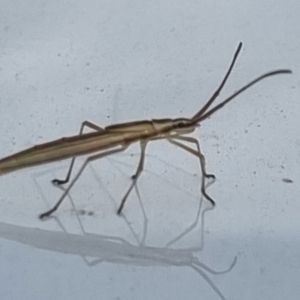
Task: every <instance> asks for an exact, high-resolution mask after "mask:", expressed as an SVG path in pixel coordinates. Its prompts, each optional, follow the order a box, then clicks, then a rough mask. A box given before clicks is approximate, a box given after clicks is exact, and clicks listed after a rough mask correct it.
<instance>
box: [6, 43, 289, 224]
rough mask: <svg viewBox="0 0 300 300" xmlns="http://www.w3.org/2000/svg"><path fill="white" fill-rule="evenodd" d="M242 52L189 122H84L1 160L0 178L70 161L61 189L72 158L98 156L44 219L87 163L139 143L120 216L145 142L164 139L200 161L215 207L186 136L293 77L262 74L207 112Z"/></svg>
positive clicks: (198, 154)
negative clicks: (252, 93)
mask: <svg viewBox="0 0 300 300" xmlns="http://www.w3.org/2000/svg"><path fill="white" fill-rule="evenodd" d="M241 48H242V43H239V45H238V48H237V50H236V52H235V54H234V57H233V59H232V62H231V64H230V67H229V69H228V70H227V73H226V74H225V77H224V78H223V80H222V82H221V84H220V85H219V87H218V88H217V90H216V91H215V92H214V93H213V95H212V96H211V98H210V99H209V100H208V101H207V102H206V104H205V105H204V106H203V107H202V108H201V109H200V110H199V111H198V112H197V113H196V114H195V115H194V116H192V117H191V118H177V119H153V120H149V121H148V120H144V121H135V122H127V123H120V124H116V125H110V126H107V127H105V128H101V127H99V126H98V125H96V124H94V123H91V122H89V121H85V122H83V123H82V125H81V128H80V131H79V134H78V135H76V136H71V137H66V138H62V139H59V140H55V141H53V142H49V143H45V144H41V145H38V146H35V147H32V148H29V149H27V150H24V151H21V152H18V153H16V154H13V155H11V156H8V157H6V158H3V159H1V160H0V175H1V174H4V173H8V172H12V171H16V170H19V169H22V168H27V167H32V166H37V165H40V164H45V163H50V162H55V161H59V160H63V159H68V158H71V164H70V167H69V170H68V172H67V175H66V178H65V179H63V180H60V179H54V180H52V182H53V184H55V185H63V184H65V183H67V182H69V181H70V177H71V173H72V169H73V166H74V162H75V158H76V157H77V156H81V155H87V154H90V153H94V152H97V153H96V154H94V155H91V156H89V157H88V158H87V159H86V160H85V162H84V163H83V165H82V166H81V168H80V169H79V171H78V172H77V174H76V175H75V176H74V178H73V179H72V180H71V182H70V184H69V186H68V187H67V188H66V190H65V191H64V193H63V194H62V196H61V197H60V198H59V200H58V201H57V202H56V204H55V205H54V206H53V207H52V208H51V209H50V210H48V211H46V212H44V213H42V214H40V216H39V217H40V219H43V218H45V217H48V216H50V215H51V214H52V213H54V212H55V211H56V210H57V209H58V208H59V206H60V205H61V203H62V202H63V200H64V199H65V197H66V196H67V194H68V193H69V191H70V190H71V188H72V187H73V186H74V184H75V182H76V181H77V180H78V178H79V177H80V175H81V174H82V172H83V171H84V169H85V168H86V166H87V165H88V164H89V163H90V162H92V161H94V160H96V159H100V158H102V157H105V156H108V155H112V154H114V153H118V152H121V151H124V150H126V149H127V148H128V147H129V146H130V145H131V144H133V143H135V142H139V143H140V148H141V154H140V160H139V163H138V166H137V169H136V172H135V174H134V175H133V176H132V183H131V185H130V186H129V188H128V190H127V192H126V193H125V195H124V197H123V199H122V201H121V204H120V206H119V208H118V211H117V213H118V214H121V212H122V210H123V208H124V205H125V202H126V200H127V198H128V196H129V194H130V192H131V191H132V189H133V188H134V186H135V185H136V183H137V181H138V178H139V177H140V175H141V173H142V171H143V167H144V161H145V151H146V147H147V144H148V142H150V141H154V140H159V139H165V140H167V141H168V142H170V143H171V144H173V145H175V146H177V147H179V148H181V149H183V150H185V151H187V152H189V153H191V154H193V155H194V156H196V157H197V158H198V159H199V163H200V168H201V173H202V180H201V193H202V194H203V196H204V197H205V198H206V199H207V200H208V201H209V202H210V203H211V204H212V206H214V205H215V201H214V200H213V199H212V198H211V197H210V196H209V195H208V194H207V192H206V189H205V179H207V178H213V179H214V178H215V176H214V175H213V174H208V173H206V170H205V158H204V155H203V154H202V153H201V150H200V144H199V142H198V140H197V139H195V138H192V137H190V136H186V134H189V133H191V132H193V131H194V130H195V129H196V128H197V127H199V126H200V123H201V122H202V121H204V120H206V119H208V118H209V117H210V116H211V115H213V114H214V113H215V112H217V111H218V110H220V109H221V108H222V107H223V106H224V105H226V104H227V103H228V102H230V101H231V100H233V99H234V98H235V97H237V96H238V95H239V94H241V93H242V92H244V91H245V90H247V89H248V88H250V87H251V86H253V85H254V84H256V83H257V82H259V81H261V80H263V79H264V78H266V77H270V76H274V75H278V74H288V73H292V71H291V70H287V69H280V70H275V71H271V72H268V73H265V74H263V75H261V76H259V77H257V78H256V79H254V80H252V81H251V82H249V83H248V84H247V85H245V86H244V87H242V88H240V89H239V90H238V91H236V92H234V93H233V94H232V95H231V96H230V97H228V98H227V99H225V100H223V101H222V102H221V103H219V104H218V105H216V106H215V107H213V108H211V109H210V110H209V108H210V106H211V105H212V103H213V102H214V101H215V100H216V98H217V97H218V96H219V94H220V92H221V91H222V89H223V87H224V85H225V83H226V81H227V79H228V77H229V75H230V73H231V71H232V68H233V66H234V64H235V62H236V59H237V57H238V55H239V53H240V51H241ZM85 127H88V128H90V129H92V130H94V131H95V132H90V133H83V130H84V128H85ZM184 143H188V144H190V145H194V146H196V150H195V149H193V148H191V147H190V146H187V145H186V144H184Z"/></svg>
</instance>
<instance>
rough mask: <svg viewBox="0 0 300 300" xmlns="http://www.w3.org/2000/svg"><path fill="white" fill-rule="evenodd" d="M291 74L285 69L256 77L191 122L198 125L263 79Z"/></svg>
mask: <svg viewBox="0 0 300 300" xmlns="http://www.w3.org/2000/svg"><path fill="white" fill-rule="evenodd" d="M291 73H292V71H291V70H287V69H282V70H275V71H271V72H268V73H265V74H263V75H261V76H259V77H257V78H256V79H254V80H252V81H251V82H249V83H248V84H246V85H245V86H243V87H242V88H240V89H239V90H238V91H236V92H235V93H233V94H232V95H231V96H230V97H228V98H227V99H225V100H224V101H222V102H221V103H220V104H218V105H217V106H215V107H214V108H212V109H211V110H209V111H208V112H206V113H204V114H203V115H198V116H197V118H195V119H194V118H193V121H195V122H196V123H199V122H201V121H204V120H205V119H207V118H209V117H210V116H211V115H212V114H214V113H215V112H216V111H218V110H219V109H221V108H222V107H223V106H224V105H226V104H227V103H228V102H230V101H231V100H233V99H234V98H235V97H236V96H238V95H239V94H241V93H242V92H244V91H245V90H247V89H248V88H250V87H251V86H252V85H254V84H256V83H258V82H259V81H261V80H263V79H264V78H267V77H271V76H274V75H278V74H291Z"/></svg>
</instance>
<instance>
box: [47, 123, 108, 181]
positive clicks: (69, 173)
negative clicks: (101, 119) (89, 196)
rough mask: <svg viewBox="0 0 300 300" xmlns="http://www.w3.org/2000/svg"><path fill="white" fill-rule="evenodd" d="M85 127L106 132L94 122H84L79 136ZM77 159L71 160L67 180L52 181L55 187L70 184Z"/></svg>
mask: <svg viewBox="0 0 300 300" xmlns="http://www.w3.org/2000/svg"><path fill="white" fill-rule="evenodd" d="M84 127H89V128H91V129H94V130H95V131H103V130H104V129H103V128H101V127H99V126H98V125H96V124H94V123H92V122H89V121H84V122H83V123H82V124H81V127H80V131H79V135H81V134H82V132H83V129H84ZM75 158H76V157H73V158H72V160H71V164H70V167H69V170H68V173H67V176H66V178H65V179H64V180H61V179H53V180H52V183H53V184H54V185H62V184H65V183H67V182H69V180H70V176H71V173H72V170H73V166H74V162H75Z"/></svg>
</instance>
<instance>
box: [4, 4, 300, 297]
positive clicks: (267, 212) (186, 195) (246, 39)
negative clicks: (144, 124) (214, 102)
mask: <svg viewBox="0 0 300 300" xmlns="http://www.w3.org/2000/svg"><path fill="white" fill-rule="evenodd" d="M1 12H2V16H1V18H0V29H1V32H2V33H1V35H0V41H1V47H0V87H1V98H0V107H1V110H0V122H1V124H0V145H1V149H0V157H4V156H6V155H9V154H12V153H14V152H17V151H20V150H23V149H26V148H28V147H31V146H32V145H34V144H40V143H43V142H46V141H50V140H54V139H57V138H60V137H63V136H70V135H73V134H77V132H78V131H79V128H80V124H81V122H83V121H84V120H89V121H92V122H95V123H97V124H99V125H100V126H105V125H109V124H112V123H117V122H125V121H129V120H136V119H151V118H160V117H162V118H164V117H179V116H187V117H189V116H192V115H193V114H194V113H195V112H196V111H197V110H198V109H199V108H200V107H201V106H202V105H203V104H204V103H205V101H206V100H207V99H208V98H209V97H210V96H211V94H212V93H213V92H214V90H215V89H216V88H217V86H218V84H219V83H220V81H221V80H222V78H223V76H224V74H225V72H226V70H227V68H228V65H229V63H230V61H231V59H232V56H233V54H234V51H235V50H236V47H237V45H238V43H239V42H240V41H242V42H243V44H244V45H243V49H242V51H241V54H240V56H239V58H238V61H237V64H236V67H235V68H234V70H233V72H232V75H231V77H230V79H229V81H228V84H227V85H226V87H225V88H224V91H223V92H222V94H221V96H220V100H221V99H224V98H225V97H226V96H227V95H230V94H231V93H232V92H233V91H235V90H236V89H237V88H239V87H241V86H242V85H244V84H246V83H248V81H249V80H251V79H253V78H254V77H256V76H258V75H260V74H262V73H264V72H266V71H270V70H273V69H278V68H290V69H292V70H293V72H294V73H293V75H280V76H277V77H273V78H270V79H267V80H265V81H264V82H262V83H260V84H259V85H257V86H255V87H253V88H252V89H251V90H249V91H247V92H245V93H244V94H242V95H241V96H239V97H238V98H237V99H236V100H235V101H233V102H232V103H230V104H229V105H228V106H226V107H225V108H224V109H222V111H220V112H218V113H217V114H215V115H214V116H212V117H211V118H210V119H209V120H207V121H206V122H204V123H203V124H202V125H201V128H200V129H198V130H197V131H196V132H195V133H194V134H193V136H194V137H196V138H198V139H199V140H200V142H201V146H202V150H203V153H204V154H205V156H206V162H207V171H208V172H211V173H214V174H215V175H216V177H217V181H216V182H215V183H214V184H213V185H212V186H211V187H210V188H209V189H208V192H209V194H210V195H211V196H212V197H213V198H214V199H215V201H216V203H217V206H216V207H215V208H214V210H212V211H209V212H207V214H205V222H204V225H203V224H201V222H200V223H198V224H197V226H196V227H195V229H194V230H192V231H191V232H189V233H188V234H187V235H185V236H184V237H183V238H182V239H181V240H180V241H178V242H177V243H175V244H173V245H172V248H173V249H174V248H175V249H177V250H173V251H171V250H168V249H167V248H166V247H165V245H166V244H167V243H168V241H171V240H172V239H174V238H175V237H176V236H178V235H179V234H180V233H181V232H183V231H184V230H186V229H187V228H188V227H189V226H190V225H191V224H193V222H194V221H195V218H196V216H197V210H198V207H199V206H198V204H199V181H200V175H199V166H198V161H197V159H195V158H194V157H191V156H190V155H189V154H188V153H184V152H182V151H181V150H179V149H176V148H174V147H173V146H172V145H169V144H167V143H166V142H164V141H161V142H155V143H152V144H151V145H149V147H148V149H147V154H148V155H147V158H146V165H145V172H144V173H143V175H142V177H141V180H140V183H139V191H140V193H141V201H142V204H143V206H141V205H140V203H139V201H138V198H137V196H136V194H133V195H132V197H130V199H129V200H128V203H127V204H126V206H125V210H124V215H125V217H126V218H125V217H118V216H116V210H117V208H118V203H119V202H120V200H121V198H122V196H123V193H124V192H125V190H126V188H127V186H128V184H129V183H130V177H129V176H130V175H131V174H132V173H133V172H134V170H135V167H136V164H137V161H138V153H139V148H138V147H137V146H133V147H131V148H130V149H129V150H128V151H127V152H126V153H124V154H121V155H118V156H114V157H112V158H110V159H106V160H102V161H99V162H95V163H93V165H92V167H91V168H88V169H87V170H86V172H85V173H84V174H83V176H82V178H80V180H79V181H78V183H77V184H76V186H75V187H74V189H73V190H72V193H71V196H72V199H73V201H74V203H75V206H76V208H77V210H82V211H84V212H87V213H88V212H91V213H92V214H93V215H92V216H89V215H88V214H87V213H86V214H85V215H83V216H81V217H80V219H81V223H79V222H78V219H77V218H76V215H75V213H74V209H73V208H72V206H71V205H70V202H69V200H68V199H67V200H66V202H65V203H64V204H63V206H62V207H61V209H60V210H59V211H58V212H57V214H56V216H57V218H58V220H59V221H60V222H61V224H63V227H64V228H65V230H66V231H67V232H63V231H62V229H61V227H60V226H59V225H58V222H57V220H55V219H51V220H47V221H44V222H41V221H40V220H39V219H38V218H37V215H38V214H39V213H41V212H44V211H45V210H47V209H48V208H50V207H51V205H53V203H54V201H55V200H56V199H58V197H59V195H60V194H61V191H60V190H59V189H57V188H55V187H53V186H52V185H51V183H50V181H51V179H53V178H56V177H59V178H61V177H63V176H64V175H65V173H66V171H67V168H68V163H69V162H68V161H66V162H61V163H55V164H51V165H48V166H42V167H39V168H34V169H28V170H23V171H20V172H15V173H11V174H8V175H6V176H2V177H1V180H0V191H1V193H0V220H1V222H0V282H1V286H0V298H1V299H58V300H60V299H72V300H73V299H122V300H123V299H124V300H125V299H130V300H132V299H149V300H150V299H176V300H179V299H192V300H193V299H209V300H211V299H221V298H220V295H218V293H217V292H216V290H213V288H212V287H211V286H210V285H209V284H208V283H207V282H206V281H205V278H204V277H202V276H201V275H200V274H199V273H197V272H196V271H195V270H193V269H192V266H195V264H196V265H197V264H198V262H200V261H201V262H203V263H205V264H206V265H208V266H210V267H211V268H213V269H215V270H225V269H226V268H228V267H229V266H230V264H231V263H232V261H233V260H234V257H235V256H237V263H236V265H235V266H234V268H233V269H232V270H231V271H229V272H228V273H226V274H222V275H212V274H209V273H207V274H208V276H209V277H210V278H211V280H212V283H213V284H214V285H215V286H216V287H217V288H218V289H219V290H220V292H221V293H222V295H223V297H225V298H226V299H227V300H235V299H243V300H248V299H249V300H250V299H251V300H253V299H289V300H291V299H299V294H300V286H299V284H298V281H299V277H300V253H299V249H300V238H299V236H300V218H299V213H300V200H299V191H300V188H299V178H300V176H299V175H300V174H299V154H300V150H299V149H300V139H299V112H300V101H299V99H300V92H299V71H298V70H299V67H300V60H299V53H300V49H299V47H300V46H299V45H300V44H299V38H300V30H299V14H298V12H299V4H298V2H297V1H291V0H289V1H285V2H282V1H269V0H268V1H264V2H263V3H261V1H248V2H238V1H226V2H224V3H213V2H212V1H152V2H149V3H146V2H145V1H84V2H82V1H56V0H55V1H26V2H24V1H2V3H1ZM131 154H134V155H133V156H131ZM82 162H83V159H79V160H78V162H77V165H76V166H77V167H79V166H80V164H81V163H82ZM285 179H290V180H292V183H287V182H286V180H285ZM203 205H204V206H203V207H205V205H206V204H203ZM141 207H143V208H144V210H145V212H146V216H144V215H143V211H142V209H141ZM80 224H82V226H83V227H84V230H85V232H86V234H85V235H82V228H81V227H80ZM146 225H147V226H146ZM202 225H203V226H204V233H203V232H202V229H203V227H202ZM145 226H146V227H145ZM35 228H39V229H40V230H36V229H35ZM145 228H146V229H145ZM68 233H69V235H68ZM202 233H203V234H204V248H203V250H202V251H193V249H194V248H195V247H196V248H197V247H201V245H202V244H201V234H202ZM95 235H96V236H95ZM112 237H115V238H119V239H120V240H119V242H118V243H116V242H115V240H114V239H113V238H112ZM124 241H126V242H128V243H130V245H129V244H126V242H124ZM139 244H142V245H143V246H139ZM149 247H153V248H149ZM179 247H183V248H185V249H186V250H185V251H184V252H182V251H179V250H178V248H179ZM81 256H90V257H89V261H91V259H93V260H94V259H98V260H99V259H100V261H101V262H100V261H99V263H98V264H96V265H94V266H89V265H88V264H87V263H86V261H85V260H84V259H83V258H82V257H81ZM91 257H92V258H91ZM192 263H193V264H194V265H192Z"/></svg>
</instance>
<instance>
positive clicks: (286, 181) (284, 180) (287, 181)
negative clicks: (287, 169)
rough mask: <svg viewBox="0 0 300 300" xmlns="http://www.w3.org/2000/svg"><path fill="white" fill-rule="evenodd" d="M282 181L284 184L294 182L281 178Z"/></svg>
mask: <svg viewBox="0 0 300 300" xmlns="http://www.w3.org/2000/svg"><path fill="white" fill-rule="evenodd" d="M282 181H283V182H285V183H293V182H294V181H293V180H292V179H289V178H282Z"/></svg>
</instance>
